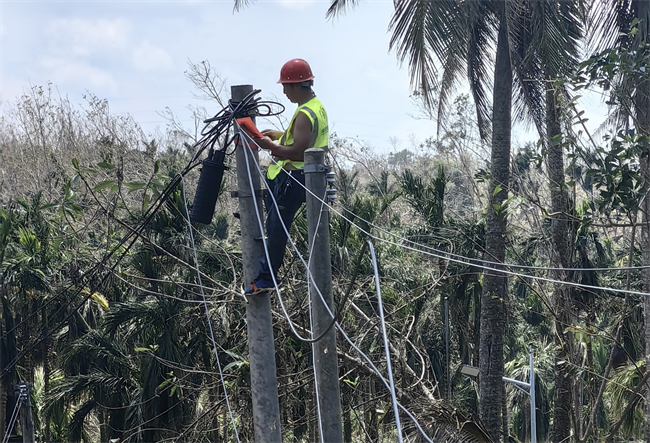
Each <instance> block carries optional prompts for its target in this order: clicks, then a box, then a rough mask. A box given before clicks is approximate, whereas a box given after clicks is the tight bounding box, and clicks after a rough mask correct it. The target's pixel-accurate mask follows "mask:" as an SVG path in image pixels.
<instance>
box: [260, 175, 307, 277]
mask: <svg viewBox="0 0 650 443" xmlns="http://www.w3.org/2000/svg"><path fill="white" fill-rule="evenodd" d="M296 182H298V183H296ZM304 186H305V173H304V172H303V170H302V169H297V170H293V171H285V170H282V171H281V172H280V174H279V175H278V176H277V177H275V178H274V179H273V180H269V179H267V180H266V189H267V195H266V199H265V201H264V203H265V206H266V235H267V238H268V240H267V246H268V249H269V257H270V259H271V265H270V266H269V265H268V264H267V261H266V256H264V257H263V258H262V259H261V260H260V266H259V275H258V278H263V279H265V280H271V273H273V275H274V276H276V277H277V275H278V270H279V269H280V266H282V262H283V260H284V252H285V249H286V247H287V233H286V232H285V230H284V228H283V226H282V224H284V226H286V230H287V232H288V231H289V230H290V229H291V224H292V223H293V218H294V217H295V215H296V213H297V212H298V210H299V209H300V206H302V204H303V203H305V198H306V193H305V188H304ZM271 195H273V197H275V203H274V201H273V198H272V197H271ZM276 204H277V206H276Z"/></svg>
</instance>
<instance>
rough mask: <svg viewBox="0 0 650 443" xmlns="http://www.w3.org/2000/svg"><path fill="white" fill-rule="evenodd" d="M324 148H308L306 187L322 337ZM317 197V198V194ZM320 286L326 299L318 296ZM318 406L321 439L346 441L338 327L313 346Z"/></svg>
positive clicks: (315, 310)
mask: <svg viewBox="0 0 650 443" xmlns="http://www.w3.org/2000/svg"><path fill="white" fill-rule="evenodd" d="M326 172H327V171H326V167H325V151H323V150H322V149H318V148H316V149H308V150H307V151H305V186H306V187H307V190H308V192H307V225H308V228H309V244H310V245H311V249H310V255H309V256H310V259H309V271H310V274H311V277H312V278H311V279H310V282H309V287H310V293H311V309H312V331H313V334H314V337H318V336H320V335H321V334H322V333H323V332H324V331H325V330H326V328H327V327H328V326H329V325H330V324H331V323H332V316H331V315H330V312H332V313H334V301H333V296H332V262H331V260H330V246H329V226H330V223H329V221H330V219H329V207H328V206H327V204H324V203H323V202H322V201H321V200H326V196H325V194H326V191H327V183H326V178H325V174H326ZM309 191H311V193H313V194H314V195H316V196H318V197H314V195H312V194H311V193H310V192H309ZM316 288H318V289H319V290H320V293H321V294H322V296H323V299H324V301H325V302H326V303H327V306H329V312H328V309H327V308H326V307H325V305H324V304H323V299H321V297H320V296H319V295H318V292H317V290H316ZM312 346H313V347H314V365H315V369H316V382H317V387H316V389H317V393H318V405H319V410H320V416H319V420H320V429H321V431H322V435H321V442H325V443H336V442H342V441H343V428H342V426H341V402H340V397H341V396H340V389H339V369H338V357H337V353H336V329H335V328H331V329H330V330H329V332H327V334H325V336H323V338H322V339H321V340H319V341H318V342H316V343H314V344H313V345H312Z"/></svg>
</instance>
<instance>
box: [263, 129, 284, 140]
mask: <svg viewBox="0 0 650 443" xmlns="http://www.w3.org/2000/svg"><path fill="white" fill-rule="evenodd" d="M283 134H284V132H282V131H276V130H274V129H265V130H263V131H262V135H264V136H266V137H269V138H270V139H271V140H279V139H280V137H282V135H283Z"/></svg>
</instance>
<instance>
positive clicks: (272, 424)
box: [231, 85, 282, 443]
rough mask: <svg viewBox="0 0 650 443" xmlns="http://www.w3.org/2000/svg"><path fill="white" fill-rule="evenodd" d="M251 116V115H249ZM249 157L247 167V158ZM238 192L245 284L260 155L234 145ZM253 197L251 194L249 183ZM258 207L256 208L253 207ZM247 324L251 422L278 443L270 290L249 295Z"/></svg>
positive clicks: (237, 91)
mask: <svg viewBox="0 0 650 443" xmlns="http://www.w3.org/2000/svg"><path fill="white" fill-rule="evenodd" d="M252 91H253V86H251V85H241V86H233V87H232V88H231V93H232V101H233V103H236V102H241V101H242V100H243V99H244V98H245V97H246V96H247V95H248V94H249V93H250V92H252ZM251 117H252V116H251ZM247 158H248V167H247V166H246V165H247V163H246V159H247ZM236 161H237V188H238V192H237V195H238V197H239V216H240V220H239V221H240V223H241V249H242V262H243V268H244V269H243V271H244V286H245V287H246V285H248V284H250V282H251V281H253V280H254V279H255V277H257V273H258V266H259V261H260V258H262V257H264V245H263V244H262V241H261V239H262V238H263V236H264V233H263V232H260V225H259V222H258V219H257V214H260V216H261V217H263V216H264V212H263V210H262V190H261V186H260V175H259V171H258V170H257V165H258V163H259V156H258V154H257V151H251V150H249V149H246V148H244V147H242V146H240V147H238V148H237V152H236ZM251 181H252V183H253V188H254V189H255V198H256V200H253V195H252V194H251V185H250V183H251ZM256 207H257V210H256ZM246 324H247V326H248V358H249V361H250V370H251V393H252V396H253V424H254V425H255V441H256V442H257V443H263V442H264V443H280V442H281V441H282V434H281V432H280V406H279V402H278V381H277V376H276V371H275V347H274V343H273V325H272V321H271V295H270V292H262V293H260V294H256V295H252V296H250V297H248V303H247V304H246Z"/></svg>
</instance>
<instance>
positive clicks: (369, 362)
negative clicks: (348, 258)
mask: <svg viewBox="0 0 650 443" xmlns="http://www.w3.org/2000/svg"><path fill="white" fill-rule="evenodd" d="M244 133H245V132H244ZM248 138H250V137H244V138H243V139H242V142H243V145H244V146H247V148H248V149H247V151H248V152H252V149H251V148H250V145H247V143H248V140H247V139H248ZM250 140H251V141H252V142H253V143H255V140H253V139H252V138H250ZM255 144H256V145H257V143H255ZM257 146H258V148H259V145H257ZM244 157H245V158H246V166H247V169H248V170H249V171H250V165H249V163H248V158H247V156H246V155H245V156H244ZM257 169H258V172H259V173H260V175H262V176H263V172H262V170H261V168H260V167H259V165H257ZM248 176H249V184H250V186H251V195H253V198H254V199H255V189H254V187H253V182H252V179H251V178H250V174H248ZM290 178H292V179H294V180H295V178H293V177H291V176H290ZM295 181H296V182H297V183H299V184H300V185H301V186H302V184H301V183H300V182H298V181H297V180H295ZM305 189H306V190H307V191H308V192H309V193H310V194H311V195H312V196H314V197H316V198H317V199H319V200H320V201H322V202H324V200H323V199H320V198H318V197H317V196H316V195H315V194H314V193H313V192H311V190H309V189H307V188H306V187H305ZM271 195H272V194H271ZM254 201H256V200H254ZM273 201H274V204H275V206H276V209H277V210H279V208H278V207H277V202H276V201H275V200H273ZM254 206H255V207H256V214H257V221H258V225H259V226H260V229H262V231H261V232H264V231H263V228H262V225H261V218H260V214H259V210H258V209H257V204H255V205H254ZM281 224H282V226H283V228H284V230H285V233H286V234H287V238H288V240H289V242H290V244H291V246H292V247H293V249H294V251H295V252H296V255H297V256H298V258H299V259H300V261H301V262H302V264H303V265H304V266H305V268H306V270H307V274H308V278H311V271H310V269H309V265H308V264H307V263H305V260H304V258H303V257H302V254H300V251H299V250H298V248H297V246H296V245H295V243H294V242H293V240H291V236H290V235H289V232H288V230H287V228H286V226H285V225H284V223H281ZM262 238H264V236H262ZM263 243H264V249H265V254H266V256H267V260H269V254H268V247H267V246H266V241H264V242H263ZM271 277H272V278H273V283H274V285H275V290H276V293H277V295H278V300H279V301H280V305H281V306H282V310H283V313H284V315H285V318H286V319H287V321H288V323H289V327H290V328H291V330H292V331H295V328H294V326H293V322H292V321H291V317H290V316H289V315H288V313H287V311H286V309H285V308H284V303H283V302H282V301H281V295H280V290H279V287H278V285H277V282H276V279H275V276H274V275H273V273H271ZM314 289H315V290H316V292H317V293H318V295H319V297H320V299H321V302H322V303H323V306H324V307H325V309H326V310H327V312H328V314H329V316H330V318H332V319H335V318H336V317H335V315H334V314H333V313H332V311H331V309H330V308H329V306H328V305H327V302H326V301H325V297H324V296H323V294H322V293H321V291H320V289H319V288H318V286H316V285H314ZM335 325H336V328H337V330H338V331H339V332H340V333H341V334H342V335H343V337H344V338H345V339H346V341H347V342H348V343H349V344H350V346H352V348H353V349H354V350H356V351H357V352H358V353H359V355H361V356H362V357H363V358H364V359H365V360H366V361H367V362H368V364H369V365H370V367H371V368H372V369H373V371H374V372H375V374H376V375H377V376H378V377H379V379H380V380H381V381H382V382H383V384H384V385H385V386H386V388H387V389H388V390H389V392H390V384H389V383H388V382H387V381H386V379H385V378H384V377H383V376H382V375H381V372H380V371H379V370H378V369H377V367H376V366H375V365H374V364H373V363H372V361H371V360H370V358H369V357H368V356H367V355H366V354H365V353H364V352H363V351H361V349H359V348H358V347H357V346H356V345H355V344H354V343H353V342H352V340H350V338H349V337H348V335H347V334H346V333H345V331H344V330H343V328H342V327H341V325H339V324H338V322H335ZM294 334H295V335H296V336H297V337H298V339H299V340H301V341H304V342H311V341H310V340H308V339H302V338H301V337H300V336H299V335H298V334H296V333H295V332H294ZM396 404H397V406H398V407H399V408H400V409H402V411H404V413H405V414H406V415H407V416H408V417H409V418H410V419H411V420H412V421H413V423H414V424H415V426H416V427H417V428H418V430H419V431H420V433H421V434H422V436H423V437H424V439H425V440H427V441H428V442H429V443H433V441H432V440H431V439H430V438H429V437H428V436H427V435H426V433H425V432H424V430H423V429H422V427H421V426H420V424H419V422H418V421H417V419H416V418H415V417H414V416H413V415H412V414H411V413H410V412H409V411H408V410H407V409H406V408H405V407H404V406H402V405H401V404H400V403H399V402H397V403H396Z"/></svg>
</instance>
